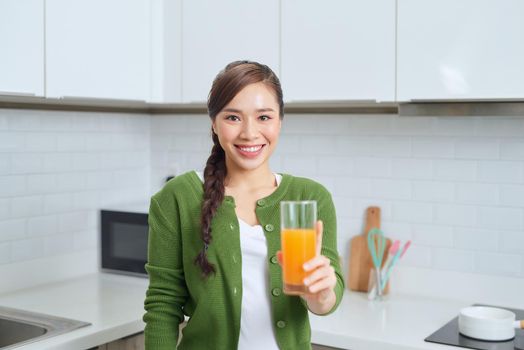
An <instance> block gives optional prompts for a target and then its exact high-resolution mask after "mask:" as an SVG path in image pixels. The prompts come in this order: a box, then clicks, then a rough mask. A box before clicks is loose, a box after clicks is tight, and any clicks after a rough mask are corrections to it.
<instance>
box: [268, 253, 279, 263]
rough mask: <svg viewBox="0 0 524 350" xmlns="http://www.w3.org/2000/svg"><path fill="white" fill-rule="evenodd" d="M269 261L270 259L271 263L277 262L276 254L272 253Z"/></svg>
mask: <svg viewBox="0 0 524 350" xmlns="http://www.w3.org/2000/svg"><path fill="white" fill-rule="evenodd" d="M269 261H271V263H272V264H276V263H278V259H277V256H276V255H273V256H272V257H271V259H269Z"/></svg>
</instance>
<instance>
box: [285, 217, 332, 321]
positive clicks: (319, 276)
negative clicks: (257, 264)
mask: <svg viewBox="0 0 524 350" xmlns="http://www.w3.org/2000/svg"><path fill="white" fill-rule="evenodd" d="M323 227H324V226H323V224H322V221H320V220H319V221H317V227H316V228H317V245H316V246H317V254H316V256H315V257H314V258H313V259H311V260H309V261H307V262H306V263H305V264H304V270H305V271H308V272H310V274H309V275H308V276H307V277H306V278H305V279H304V285H305V286H306V287H307V292H306V294H304V295H302V296H301V297H302V298H303V299H304V300H305V301H306V303H307V305H308V307H309V310H311V311H312V312H313V313H315V314H319V315H321V314H325V313H327V312H329V311H330V310H331V309H332V308H333V306H334V305H335V303H336V299H337V298H336V295H335V286H336V284H337V276H336V275H335V269H334V268H333V267H332V266H331V261H330V260H329V259H328V258H327V257H325V256H323V255H321V254H320V251H321V248H322V234H323ZM277 259H278V262H279V263H280V265H281V266H282V252H281V251H278V252H277Z"/></svg>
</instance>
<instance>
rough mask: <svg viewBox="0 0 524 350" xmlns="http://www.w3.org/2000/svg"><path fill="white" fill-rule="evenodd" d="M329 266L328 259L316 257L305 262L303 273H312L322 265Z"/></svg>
mask: <svg viewBox="0 0 524 350" xmlns="http://www.w3.org/2000/svg"><path fill="white" fill-rule="evenodd" d="M330 264H331V261H330V260H329V259H328V258H326V257H325V256H324V255H317V256H315V257H314V258H313V259H311V260H309V261H307V262H306V263H305V264H304V271H312V270H314V269H317V268H319V267H320V266H323V265H328V266H329V265H330Z"/></svg>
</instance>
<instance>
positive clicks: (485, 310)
mask: <svg viewBox="0 0 524 350" xmlns="http://www.w3.org/2000/svg"><path fill="white" fill-rule="evenodd" d="M515 318H516V316H515V313H513V312H511V311H509V310H505V309H501V308H496V307H487V306H470V307H466V308H463V309H461V310H460V313H459V318H458V325H459V332H460V333H461V334H462V335H465V336H467V337H470V338H474V339H480V340H489V341H507V340H511V339H513V338H514V337H515V328H524V320H520V321H516V320H515Z"/></svg>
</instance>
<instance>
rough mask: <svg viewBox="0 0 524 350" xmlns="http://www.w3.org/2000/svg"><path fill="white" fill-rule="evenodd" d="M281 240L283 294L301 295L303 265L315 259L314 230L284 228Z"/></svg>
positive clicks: (303, 274)
mask: <svg viewBox="0 0 524 350" xmlns="http://www.w3.org/2000/svg"><path fill="white" fill-rule="evenodd" d="M281 239H282V260H283V261H282V269H283V273H284V293H286V294H303V293H305V292H306V287H305V286H304V278H306V276H307V275H308V274H309V272H306V271H304V267H303V265H304V263H305V262H306V261H309V260H311V259H313V258H314V257H315V254H316V247H315V240H316V232H315V229H304V228H284V229H282V230H281Z"/></svg>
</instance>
